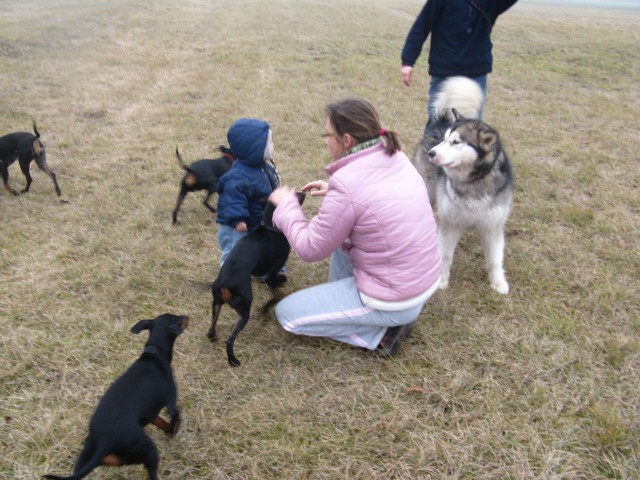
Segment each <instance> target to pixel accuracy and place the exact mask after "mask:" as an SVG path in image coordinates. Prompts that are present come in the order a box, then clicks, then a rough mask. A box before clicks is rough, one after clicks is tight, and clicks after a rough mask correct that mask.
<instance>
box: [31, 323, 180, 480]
mask: <svg viewBox="0 0 640 480" xmlns="http://www.w3.org/2000/svg"><path fill="white" fill-rule="evenodd" d="M188 323H189V317H187V316H183V315H181V316H178V315H172V314H169V313H165V314H163V315H160V316H159V317H157V318H155V319H153V320H141V321H140V322H138V323H136V324H135V325H134V326H133V327H132V328H131V332H132V333H140V332H141V331H142V330H149V331H150V333H149V339H148V340H147V344H146V345H145V347H144V352H143V353H142V355H141V356H140V358H138V360H136V361H135V362H134V363H133V364H132V365H131V367H129V369H128V370H127V371H126V372H125V373H124V374H123V375H122V376H120V377H119V378H118V379H117V380H116V381H115V382H114V383H113V384H112V385H111V386H110V387H109V389H108V390H107V391H106V393H105V394H104V396H103V397H102V400H100V403H99V404H98V407H97V408H96V411H95V413H94V414H93V417H92V418H91V422H90V424H89V435H88V436H87V438H86V439H85V441H84V447H83V449H82V452H81V453H80V456H79V457H78V460H77V462H76V466H75V468H74V474H73V475H71V476H70V477H59V476H57V475H51V474H49V475H45V476H44V477H43V478H52V479H59V480H62V479H66V480H76V479H80V478H83V477H85V476H86V475H87V474H88V473H89V472H91V471H92V470H93V469H94V468H96V467H97V466H100V465H110V466H119V465H134V464H140V463H142V464H143V465H144V466H145V468H146V469H147V473H148V475H149V479H150V480H155V479H157V478H158V473H157V472H158V463H159V457H158V451H157V449H156V446H155V445H154V443H153V441H152V440H151V438H149V436H147V434H146V433H145V431H144V427H145V425H147V424H149V423H153V424H154V425H156V426H157V427H158V428H160V429H161V430H163V431H164V432H165V433H166V434H167V435H169V436H173V435H175V433H176V432H177V430H178V426H179V425H180V411H179V410H178V406H177V388H176V384H175V380H174V378H173V371H172V368H171V358H172V354H173V344H174V342H175V339H176V337H177V336H178V335H180V334H181V333H182V331H183V330H184V329H185V328H187V325H188ZM165 407H166V409H167V413H168V414H169V417H170V421H169V422H167V421H166V420H164V419H163V418H162V417H160V416H159V414H160V412H161V410H162V409H163V408H165Z"/></svg>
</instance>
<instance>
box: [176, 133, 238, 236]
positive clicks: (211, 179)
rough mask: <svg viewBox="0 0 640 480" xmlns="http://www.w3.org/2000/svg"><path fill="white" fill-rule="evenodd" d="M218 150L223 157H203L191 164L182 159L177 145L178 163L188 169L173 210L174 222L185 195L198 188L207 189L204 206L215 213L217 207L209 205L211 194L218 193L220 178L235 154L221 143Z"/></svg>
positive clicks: (226, 170)
mask: <svg viewBox="0 0 640 480" xmlns="http://www.w3.org/2000/svg"><path fill="white" fill-rule="evenodd" d="M218 150H220V152H222V157H220V158H215V159H212V160H211V159H206V158H204V159H202V160H196V161H195V162H193V163H192V164H190V165H188V166H187V165H186V164H185V163H184V162H183V161H182V157H181V156H180V152H179V151H178V147H176V157H177V158H178V163H179V164H180V166H181V167H182V168H183V169H185V170H186V171H187V173H185V175H184V177H183V178H182V183H181V184H180V193H178V202H177V203H176V208H175V209H174V210H173V224H174V225H175V224H176V222H177V221H178V210H180V206H181V205H182V202H184V197H186V196H187V193H189V192H195V191H196V190H206V191H207V196H206V197H205V198H204V202H203V203H204V206H205V207H207V208H208V209H209V210H211V211H212V212H213V213H215V212H216V209H215V208H214V207H212V206H211V205H209V203H208V200H209V197H211V195H213V194H214V193H216V190H218V180H219V179H220V177H221V176H222V175H224V174H225V173H227V172H228V171H229V169H230V168H231V164H232V163H233V159H234V157H233V154H232V153H231V150H229V149H228V148H227V147H224V146H222V145H220V146H219V147H218Z"/></svg>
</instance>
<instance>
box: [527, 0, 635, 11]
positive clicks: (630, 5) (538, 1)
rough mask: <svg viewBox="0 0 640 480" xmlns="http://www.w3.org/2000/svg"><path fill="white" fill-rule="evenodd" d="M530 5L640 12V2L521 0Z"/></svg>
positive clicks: (614, 0)
mask: <svg viewBox="0 0 640 480" xmlns="http://www.w3.org/2000/svg"><path fill="white" fill-rule="evenodd" d="M519 3H522V4H529V5H553V6H558V7H583V8H607V9H622V10H640V0H520V2H519Z"/></svg>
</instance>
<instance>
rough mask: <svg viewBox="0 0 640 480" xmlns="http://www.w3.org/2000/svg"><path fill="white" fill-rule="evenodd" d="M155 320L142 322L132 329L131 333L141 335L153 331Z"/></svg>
mask: <svg viewBox="0 0 640 480" xmlns="http://www.w3.org/2000/svg"><path fill="white" fill-rule="evenodd" d="M152 325H153V320H140V321H139V322H138V323H136V324H135V325H134V326H133V327H131V333H140V332H141V331H142V330H151V326H152Z"/></svg>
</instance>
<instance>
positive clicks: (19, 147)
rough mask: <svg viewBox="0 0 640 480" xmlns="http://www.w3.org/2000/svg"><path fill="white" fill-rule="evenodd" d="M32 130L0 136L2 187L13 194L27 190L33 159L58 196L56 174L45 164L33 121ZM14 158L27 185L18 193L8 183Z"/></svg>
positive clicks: (58, 189)
mask: <svg viewBox="0 0 640 480" xmlns="http://www.w3.org/2000/svg"><path fill="white" fill-rule="evenodd" d="M33 131H34V132H35V135H34V134H33V133H28V132H15V133H10V134H8V135H5V136H4V137H0V173H2V180H3V181H4V188H5V189H6V190H7V191H8V192H10V193H12V194H13V195H15V196H18V195H20V193H26V192H28V191H29V187H30V186H31V182H32V178H31V174H30V173H29V166H30V165H31V162H32V161H33V160H35V161H36V165H38V168H40V170H42V171H43V172H45V173H46V174H47V175H49V177H50V178H51V180H52V181H53V186H54V187H55V188H56V193H57V194H58V196H60V195H61V192H60V187H59V186H58V181H57V180H56V174H55V173H53V172H52V171H51V169H50V168H49V166H48V165H47V153H46V152H45V148H44V144H43V143H42V142H41V141H40V132H38V129H37V128H36V122H33ZM16 159H17V160H18V163H19V164H20V170H22V173H23V174H24V176H25V177H26V179H27V186H26V187H24V190H22V192H20V193H18V192H17V191H15V190H14V189H13V188H11V185H9V166H10V165H11V164H12V163H13V162H15V161H16Z"/></svg>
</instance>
